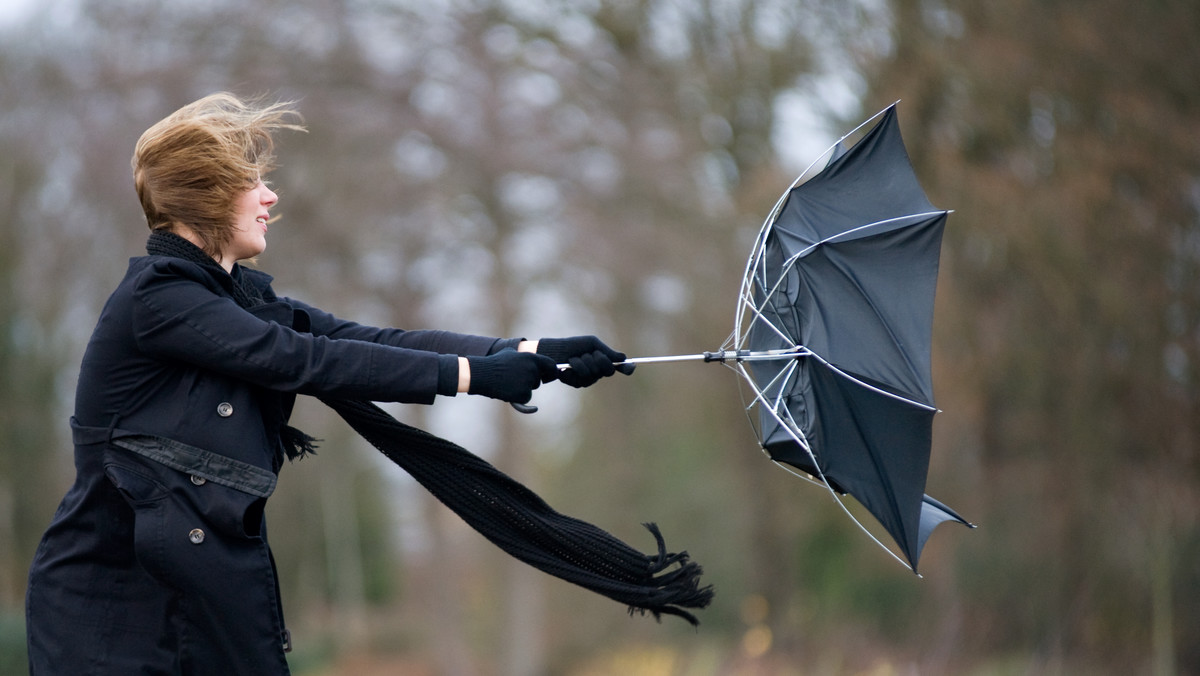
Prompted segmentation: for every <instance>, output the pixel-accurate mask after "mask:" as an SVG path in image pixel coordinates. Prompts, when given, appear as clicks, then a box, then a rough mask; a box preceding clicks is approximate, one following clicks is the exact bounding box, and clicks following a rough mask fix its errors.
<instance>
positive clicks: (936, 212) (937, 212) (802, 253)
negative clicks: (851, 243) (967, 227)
mask: <svg viewBox="0 0 1200 676" xmlns="http://www.w3.org/2000/svg"><path fill="white" fill-rule="evenodd" d="M945 213H947V212H946V210H945V209H935V210H933V211H922V212H919V213H915V214H905V215H903V216H896V217H894V218H885V219H883V220H881V221H875V222H873V223H866V224H864V225H856V226H854V227H853V228H850V229H849V230H843V231H841V232H839V233H837V234H835V235H830V236H828V237H826V238H825V239H822V240H821V241H819V242H816V243H814V244H810V245H808V246H807V247H805V248H804V249H802V250H801V251H800V252H799V253H797V254H796V255H794V256H792V259H797V258H803V257H805V256H807V255H808V254H810V253H812V252H813V250H814V249H816V248H817V247H819V246H821V245H822V244H828V243H830V242H832V241H833V240H835V239H838V238H841V237H845V236H846V235H852V234H854V233H856V232H858V231H860V230H867V229H870V228H875V227H878V226H881V225H887V224H888V223H895V222H896V221H903V220H907V219H910V218H923V217H928V216H940V215H942V214H945ZM914 225H915V224H914ZM897 229H899V228H897Z"/></svg>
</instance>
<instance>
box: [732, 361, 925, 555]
mask: <svg viewBox="0 0 1200 676" xmlns="http://www.w3.org/2000/svg"><path fill="white" fill-rule="evenodd" d="M814 356H815V355H814ZM818 358H819V357H818ZM785 370H789V371H794V370H795V362H793V364H792V366H791V367H790V368H789V369H785ZM738 371H739V372H740V373H741V375H742V377H743V378H744V379H745V381H746V382H747V383H748V384H749V385H750V389H751V390H752V391H753V392H754V394H755V399H756V400H757V401H759V402H761V403H762V404H764V405H766V404H768V403H769V402H768V401H767V398H766V396H765V394H764V393H763V392H762V391H761V390H759V388H758V386H757V384H756V383H755V382H754V379H753V378H752V377H751V376H750V374H749V373H747V372H746V369H745V368H744V367H743V366H742V365H741V364H738ZM780 392H781V394H782V389H781V390H780ZM751 406H753V405H751ZM777 407H778V404H776V406H775V407H771V408H768V412H769V413H770V414H771V417H773V418H775V421H776V422H778V423H779V424H780V426H782V427H783V428H784V430H786V431H787V434H788V436H790V437H791V438H792V440H793V441H795V442H796V444H797V445H799V446H800V448H802V449H804V452H805V453H807V454H808V457H809V459H810V460H811V461H812V464H813V469H815V470H816V476H817V478H819V479H820V481H813V480H812V478H811V476H805V475H804V474H802V473H800V472H799V471H798V470H796V469H793V468H792V467H789V466H787V465H786V464H784V463H782V462H780V461H778V460H775V459H774V458H772V459H771V461H772V462H774V463H775V465H776V466H778V467H780V468H782V469H783V470H784V471H786V472H787V473H789V474H791V475H793V476H796V477H799V478H801V479H804V480H806V481H809V482H810V483H818V484H821V485H822V486H824V487H825V490H826V492H828V493H829V495H830V497H832V498H833V501H834V502H836V503H837V505H838V507H840V508H841V510H842V511H843V512H845V514H846V516H848V517H850V520H851V521H853V522H854V524H855V525H856V526H858V528H859V530H861V531H862V532H863V533H864V534H866V536H867V537H868V538H870V539H871V540H872V541H873V542H874V543H875V544H877V545H879V548H880V549H882V550H883V551H885V552H887V553H888V555H889V556H891V557H892V558H893V559H896V560H897V561H899V562H900V565H902V566H904V567H905V568H908V569H909V570H912V569H913V568H912V566H911V565H910V564H909V563H908V562H907V561H905V560H904V559H903V558H901V557H900V556H899V555H898V554H896V552H894V551H892V549H891V548H890V547H888V546H887V545H886V544H884V543H883V542H882V541H881V540H880V539H879V538H878V537H876V536H875V534H874V533H872V532H871V531H870V530H869V529H868V528H867V527H866V526H865V525H863V523H862V521H860V520H859V519H858V517H856V516H854V513H853V512H851V511H850V509H849V508H848V507H846V503H845V502H844V501H843V500H842V498H841V497H840V496H839V495H838V494H837V491H835V490H833V486H830V485H829V479H827V478H826V477H825V473H824V472H822V471H821V465H820V463H819V462H817V457H816V455H814V454H813V452H812V448H811V446H810V445H809V443H808V439H807V438H805V436H804V433H803V432H802V431H801V430H800V427H799V425H797V423H796V420H795V418H793V417H792V415H791V411H788V412H787V413H788V415H787V418H786V419H784V417H783V416H781V415H780V413H779V410H778V408H777ZM785 410H786V409H785ZM759 446H760V447H761V446H762V440H761V439H760V440H759ZM763 451H764V452H765V451H766V449H765V448H763ZM768 457H769V454H768Z"/></svg>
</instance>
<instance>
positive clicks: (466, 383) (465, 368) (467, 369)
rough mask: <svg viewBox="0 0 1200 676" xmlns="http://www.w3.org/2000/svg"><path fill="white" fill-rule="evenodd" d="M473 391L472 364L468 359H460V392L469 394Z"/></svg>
mask: <svg viewBox="0 0 1200 676" xmlns="http://www.w3.org/2000/svg"><path fill="white" fill-rule="evenodd" d="M470 389H471V363H470V362H468V361H467V358H466V357H459V358H458V391H459V392H469V391H470Z"/></svg>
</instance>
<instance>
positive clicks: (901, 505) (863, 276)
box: [627, 104, 974, 572]
mask: <svg viewBox="0 0 1200 676" xmlns="http://www.w3.org/2000/svg"><path fill="white" fill-rule="evenodd" d="M871 122H875V124H874V126H873V127H872V128H871V129H870V131H868V132H866V133H865V134H864V135H863V136H862V137H861V138H860V139H859V140H858V142H857V143H854V144H853V145H851V146H849V147H847V146H845V145H844V142H845V140H846V139H847V138H849V136H850V135H852V134H854V133H856V132H857V131H859V130H860V129H863V128H864V127H866V126H867V125H869V124H871ZM826 155H829V156H830V158H831V159H830V160H829V161H828V164H826V166H825V167H824V168H822V169H821V170H820V171H819V172H818V173H816V174H815V175H813V176H812V177H811V178H809V179H808V180H806V181H802V179H803V178H804V176H805V175H806V174H808V173H809V171H808V170H806V171H805V173H804V174H802V175H801V178H799V179H797V180H796V182H795V183H793V184H792V186H791V187H790V188H789V189H788V190H787V191H785V193H784V194H783V196H782V197H781V198H780V199H779V202H778V203H777V204H776V206H775V208H774V209H773V210H772V212H771V214H770V216H768V218H767V220H766V222H765V223H764V224H763V227H762V230H761V231H760V233H759V235H758V238H757V240H756V241H755V244H754V249H753V250H752V252H751V254H750V257H749V259H748V261H747V264H746V272H745V277H744V279H743V281H742V287H741V292H740V294H739V298H738V303H737V311H736V319H735V327H734V331H733V333H732V334H731V336H730V338H729V340H727V341H726V344H725V345H724V346H723V347H722V349H721V350H719V351H717V352H706V353H704V354H700V355H677V356H672V357H640V358H634V359H630V360H628V362H627V363H633V364H637V363H645V362H663V361H682V360H690V359H703V360H704V361H715V362H722V363H726V364H729V365H731V366H732V367H733V368H734V369H735V370H736V371H737V372H738V373H739V374H740V375H741V376H742V378H743V380H744V381H745V383H747V384H748V386H749V389H750V390H751V391H752V393H753V396H752V397H751V400H750V402H749V406H748V410H750V409H757V413H758V415H757V421H756V432H757V434H758V437H759V442H760V444H761V445H762V448H763V449H764V451H765V452H766V453H767V454H768V455H769V456H770V457H771V459H772V460H774V461H775V462H776V463H777V464H779V465H780V466H785V465H786V467H785V469H789V468H790V469H791V470H792V471H793V473H796V472H795V470H799V471H800V472H801V473H803V474H802V476H806V477H807V478H811V479H812V480H814V481H816V482H818V483H821V484H823V485H825V486H826V487H827V488H828V489H829V492H830V493H831V494H832V495H833V496H834V498H835V499H837V501H838V503H839V504H841V505H842V507H843V509H844V510H845V511H846V513H847V514H849V515H850V517H851V518H852V519H854V515H853V514H852V513H851V512H850V511H849V510H848V509H846V507H845V504H844V503H842V501H841V500H840V499H838V496H839V495H846V494H848V495H851V496H853V497H854V498H855V499H856V500H858V501H859V502H860V503H861V504H862V505H863V506H864V507H865V508H866V509H867V510H868V511H869V512H870V513H871V514H872V515H873V516H874V517H875V518H876V519H878V521H879V522H880V524H882V526H883V527H884V529H885V530H886V531H887V532H888V533H889V534H890V535H891V537H892V538H893V539H894V540H895V541H896V544H897V545H898V547H899V548H900V551H901V553H902V554H903V556H904V559H902V560H901V562H902V563H904V562H905V560H906V561H907V563H906V565H907V566H909V567H910V568H911V569H912V570H913V571H914V572H915V571H916V568H917V562H918V560H919V559H920V556H921V550H922V548H923V547H924V545H925V541H926V540H927V539H928V537H929V534H930V533H931V532H932V530H933V529H934V528H935V527H936V526H937V525H938V524H940V523H943V522H945V521H956V522H958V523H962V524H964V525H967V526H970V527H972V528H973V527H974V526H972V525H971V524H970V523H968V522H967V521H966V520H964V519H963V518H962V517H961V516H959V515H958V514H956V513H955V512H954V511H953V510H951V509H950V508H948V507H946V506H945V505H943V504H941V503H939V502H937V501H936V500H934V499H932V498H930V497H929V496H927V495H925V480H926V475H927V473H928V469H929V455H930V446H931V442H932V428H933V416H934V414H935V413H936V412H937V408H936V407H935V406H934V402H933V382H932V376H931V372H930V360H931V343H932V325H933V300H934V287H935V286H936V283H937V273H938V258H939V255H940V250H941V241H942V231H943V228H944V226H945V223H946V217H947V214H948V212H947V211H944V210H940V209H937V208H935V207H934V206H933V205H932V204H930V202H929V200H928V198H927V197H926V196H925V193H924V191H923V190H922V189H921V186H920V184H919V183H918V181H917V177H916V175H915V173H914V172H913V169H912V165H911V163H910V162H909V158H908V153H907V151H906V150H905V147H904V142H903V140H902V139H901V137H900V128H899V125H898V124H897V121H896V111H895V105H894V104H893V105H892V106H890V107H888V108H886V109H884V110H883V111H881V112H880V113H878V114H876V115H875V116H874V117H872V118H871V119H870V120H867V122H864V123H863V125H860V127H859V129H856V130H855V131H854V132H851V133H850V134H847V135H846V136H845V137H843V138H842V140H841V141H839V142H838V143H837V144H835V145H834V146H833V147H832V148H831V149H830V150H829V151H827V152H826ZM814 164H815V163H814ZM811 168H812V167H810V168H809V169H810V170H811ZM854 520H855V522H856V523H858V524H859V526H860V527H862V524H861V522H858V520H857V519H854ZM863 531H864V532H866V533H867V534H868V535H871V534H870V531H869V530H868V529H866V528H865V527H863ZM871 537H872V539H875V538H874V536H873V535H871ZM875 541H876V542H877V543H878V542H879V541H878V539H876V540H875ZM879 544H880V545H881V546H883V547H884V549H887V550H888V551H889V552H891V551H892V550H891V549H889V548H887V547H886V546H885V545H883V543H879ZM892 555H893V556H896V554H895V553H893V554H892ZM896 558H897V559H899V557H898V556H897V557H896Z"/></svg>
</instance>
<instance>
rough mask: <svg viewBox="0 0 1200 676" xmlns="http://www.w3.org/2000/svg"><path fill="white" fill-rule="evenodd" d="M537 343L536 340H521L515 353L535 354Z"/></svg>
mask: <svg viewBox="0 0 1200 676" xmlns="http://www.w3.org/2000/svg"><path fill="white" fill-rule="evenodd" d="M537 348H538V342H537V341H536V340H522V341H521V342H520V343H519V344H518V345H517V352H537Z"/></svg>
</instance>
